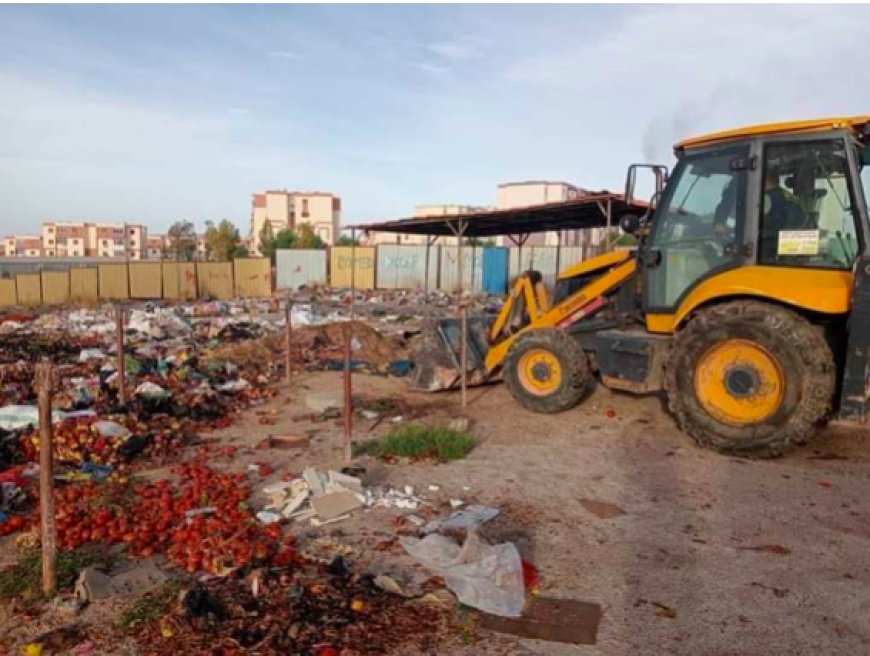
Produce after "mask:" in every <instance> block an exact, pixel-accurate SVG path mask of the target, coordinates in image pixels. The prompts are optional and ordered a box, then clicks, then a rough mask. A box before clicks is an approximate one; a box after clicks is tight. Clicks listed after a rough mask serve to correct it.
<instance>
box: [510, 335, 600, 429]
mask: <svg viewBox="0 0 870 656" xmlns="http://www.w3.org/2000/svg"><path fill="white" fill-rule="evenodd" d="M591 379H592V374H591V372H590V369H589V359H588V358H587V357H586V353H585V352H584V351H583V349H582V348H581V346H580V344H579V343H578V342H577V340H575V339H574V338H573V337H571V336H570V335H569V334H567V333H566V332H564V331H562V330H558V329H556V328H543V329H540V330H530V331H528V332H526V333H525V334H523V335H521V336H520V337H519V338H518V339H517V341H516V343H515V344H514V345H513V346H512V347H511V348H510V350H509V351H508V355H507V358H505V365H504V381H505V385H506V386H507V388H508V391H509V392H510V393H511V395H512V396H513V397H514V398H515V399H516V400H517V401H518V402H519V403H520V404H521V405H522V406H523V407H524V408H526V409H528V410H531V411H532V412H539V413H546V414H553V413H556V412H562V411H564V410H568V409H570V408H573V407H574V406H575V405H577V404H578V403H579V402H580V399H582V398H583V396H584V394H585V393H586V391H587V390H588V389H589V386H590V384H591Z"/></svg>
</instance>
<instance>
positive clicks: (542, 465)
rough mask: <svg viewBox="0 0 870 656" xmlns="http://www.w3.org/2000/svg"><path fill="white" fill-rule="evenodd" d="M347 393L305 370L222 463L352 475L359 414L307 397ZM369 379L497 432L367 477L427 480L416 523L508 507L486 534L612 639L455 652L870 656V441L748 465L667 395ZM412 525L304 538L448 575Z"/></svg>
mask: <svg viewBox="0 0 870 656" xmlns="http://www.w3.org/2000/svg"><path fill="white" fill-rule="evenodd" d="M341 381H342V376H341V374H340V373H316V374H304V375H298V376H296V377H294V380H293V381H292V383H291V384H290V385H289V386H288V387H287V388H286V391H282V393H280V394H279V396H278V397H277V399H276V400H275V401H273V402H271V403H269V404H267V405H264V406H262V407H260V408H254V409H252V410H250V411H248V412H246V413H245V414H244V415H243V416H242V417H241V418H240V420H239V421H238V422H236V423H235V424H234V425H233V426H232V427H230V428H228V429H226V430H224V431H222V432H220V433H215V434H213V435H212V436H210V437H213V438H218V441H219V442H220V443H221V444H236V445H238V446H239V447H242V448H240V450H239V452H238V453H237V455H236V456H235V457H234V458H233V459H232V460H231V461H229V460H227V459H223V460H221V459H219V458H217V459H216V461H215V465H216V466H221V465H222V464H224V465H226V466H232V467H233V468H236V467H239V466H240V465H241V466H247V465H254V464H257V463H268V464H269V465H270V466H271V467H272V468H274V470H275V471H274V473H273V474H271V475H269V476H268V477H265V478H263V480H262V483H266V482H268V481H271V480H277V479H280V478H284V477H285V476H286V475H288V474H299V473H301V471H302V470H303V469H304V468H305V467H306V466H314V467H318V468H327V467H330V466H333V467H334V466H336V465H338V464H339V460H338V459H337V456H338V453H337V452H336V450H335V449H334V447H335V446H336V445H337V444H338V445H340V441H341V435H342V429H341V421H340V420H330V421H326V422H316V421H311V414H312V413H311V411H310V410H309V409H308V408H306V405H305V401H306V398H307V397H309V395H312V394H314V395H321V397H322V395H323V394H329V393H332V394H334V395H336V397H337V398H340V391H341V389H342V382H341ZM353 385H354V393H355V395H359V396H361V397H362V398H363V399H375V398H392V399H396V400H398V401H400V402H402V403H403V404H405V406H406V407H405V408H404V409H403V410H404V411H403V413H402V415H403V420H404V421H407V420H409V417H411V416H418V417H419V420H420V421H424V422H427V423H428V422H447V421H449V420H450V419H453V418H455V417H457V416H465V417H467V418H469V420H470V423H471V431H472V432H473V433H474V434H475V435H476V436H478V437H479V439H480V444H479V446H478V447H477V448H476V449H475V450H474V451H472V452H471V454H470V455H469V456H468V457H467V458H465V459H463V460H460V461H456V462H453V463H449V464H436V463H431V462H418V463H408V462H399V463H396V464H387V463H385V462H383V461H380V460H376V459H373V458H370V457H364V458H360V459H358V460H357V461H356V462H355V463H354V464H355V465H360V466H363V467H365V468H366V470H367V473H366V476H365V480H366V483H367V484H370V485H392V486H396V487H399V488H401V487H403V486H405V485H413V486H414V487H415V490H417V491H418V492H420V493H421V494H422V495H424V496H426V497H427V499H429V500H430V502H431V505H429V506H425V507H423V508H421V509H420V511H419V512H418V514H420V515H422V516H424V517H435V516H438V515H440V514H444V513H446V512H448V511H449V504H448V501H449V499H451V498H460V499H463V500H465V501H466V502H479V503H485V504H489V505H493V506H497V507H499V508H500V509H501V510H502V515H501V516H500V517H498V518H497V519H495V520H493V521H492V522H491V523H489V524H487V525H486V526H485V529H484V531H483V535H484V537H485V539H487V540H489V541H491V542H498V541H504V540H510V541H513V542H514V543H515V544H516V545H517V547H518V548H519V550H520V552H521V554H522V555H523V557H524V558H526V559H528V560H530V561H531V562H533V563H534V564H535V565H536V566H537V567H538V568H539V570H540V574H541V580H542V586H541V593H542V594H544V595H547V596H553V597H563V598H572V599H579V600H584V601H589V602H594V603H598V604H600V605H601V606H602V608H603V620H602V623H601V627H600V630H599V635H598V644H597V645H595V646H571V645H563V644H556V643H547V642H542V641H535V640H522V639H518V638H514V637H509V636H503V635H497V634H493V633H488V632H485V631H482V630H480V629H478V628H475V627H473V626H471V627H469V629H468V631H467V632H466V635H465V638H466V639H465V641H464V642H465V643H466V644H463V641H462V640H458V639H457V640H456V641H455V643H451V645H452V646H448V647H445V648H443V649H440V650H439V651H438V653H439V654H445V655H446V654H455V655H457V656H458V655H463V656H465V655H469V656H470V655H472V654H545V655H553V656H556V655H561V654H588V655H593V654H595V655H599V654H602V655H603V654H608V655H623V654H624V655H635V654H656V655H658V654H685V655H692V656H695V655H699V654H704V655H711V656H712V655H716V656H725V655H735V656H737V655H740V656H755V655H757V656H775V655H783V656H785V655H789V656H794V655H803V654H806V655H817V654H826V655H827V654H843V655H854V654H870V622H868V621H867V617H868V611H870V559H868V558H867V553H868V549H870V494H868V492H870V466H868V464H870V443H868V433H867V432H865V431H863V430H852V429H849V430H846V429H841V428H836V427H833V428H828V429H826V430H825V431H824V432H823V433H822V434H821V435H820V436H819V437H818V438H817V439H816V440H815V441H814V442H813V443H812V444H811V445H809V446H807V447H804V448H803V449H800V450H797V451H795V452H794V453H792V454H789V455H788V456H786V457H784V458H781V459H778V460H773V461H750V460H744V459H740V458H734V457H728V456H722V455H719V454H716V453H713V452H710V451H705V450H702V449H699V448H698V447H696V446H695V445H694V443H692V441H691V440H690V439H689V438H687V437H686V436H685V435H683V434H681V433H680V432H679V431H678V430H677V428H676V426H675V425H674V422H673V420H672V418H671V417H670V416H669V415H668V414H666V413H665V412H664V411H663V405H662V403H661V401H660V399H659V398H658V397H655V396H650V397H644V398H635V397H632V396H628V395H623V394H619V393H614V392H611V391H609V390H606V389H604V388H602V387H599V388H598V389H597V390H596V391H595V392H594V393H593V394H592V396H591V397H590V398H588V399H587V400H586V401H584V402H583V404H581V406H579V407H577V408H575V409H574V410H572V411H569V412H566V413H563V414H559V415H536V414H532V413H530V412H527V411H525V410H523V409H522V408H520V407H519V406H518V405H517V404H516V403H514V402H513V400H512V399H511V398H510V396H509V395H508V393H507V391H506V390H505V389H504V386H502V385H492V386H488V387H483V388H475V389H472V390H469V394H468V399H469V402H468V407H467V408H466V409H464V410H463V408H462V407H461V404H460V396H459V394H458V393H442V394H437V395H424V394H419V393H412V392H409V391H407V386H406V383H405V381H403V380H401V379H392V378H381V377H376V376H368V375H354V377H353ZM394 414H395V413H390V414H389V416H388V417H386V418H385V419H384V420H383V421H381V423H380V424H379V425H378V426H377V427H375V428H374V429H372V425H373V423H374V422H373V420H369V419H363V418H361V417H360V416H356V417H355V426H354V434H355V438H356V439H358V440H365V439H369V438H370V437H373V436H376V435H379V434H381V433H383V432H384V431H386V430H388V429H389V427H390V418H391V417H392V416H393V415H394ZM263 422H274V423H270V424H268V425H264V423H263ZM306 434H308V435H311V437H312V439H311V444H310V446H309V447H308V448H303V449H287V450H283V449H268V450H258V449H254V448H253V447H254V446H255V445H256V444H258V443H259V442H260V441H261V440H262V439H263V438H265V437H267V436H268V435H276V436H280V435H306ZM155 475H160V472H155ZM429 485H437V486H439V489H438V490H437V491H429V490H428V486H429ZM260 487H262V485H256V486H255V489H259V488H260ZM254 501H255V503H262V502H263V501H264V500H263V499H262V497H256V498H255V499H254ZM399 514H400V511H398V510H395V509H383V508H376V509H373V510H369V511H363V512H358V513H356V514H355V515H354V516H353V517H352V518H351V519H349V520H346V521H343V522H340V523H337V524H333V525H330V526H326V527H321V528H318V529H314V528H311V527H309V526H308V525H307V524H304V525H301V524H295V525H293V526H292V527H291V530H292V531H293V532H295V533H297V534H298V536H299V539H300V544H301V545H303V546H304V545H306V544H307V545H308V548H309V549H311V550H312V551H313V552H315V553H316V552H318V550H320V552H322V554H323V556H324V557H327V558H328V557H329V556H330V555H332V554H334V553H336V549H337V548H338V547H336V545H339V544H340V545H345V547H346V548H347V549H349V550H350V551H349V553H350V555H349V559H350V560H351V561H352V562H353V563H354V566H355V567H357V568H360V569H366V570H369V571H374V572H376V573H380V572H385V573H389V574H391V575H393V576H394V577H396V578H398V579H400V580H402V581H403V582H405V583H406V584H407V585H408V586H409V587H410V588H412V589H414V588H415V587H417V586H419V585H420V584H421V583H422V582H423V581H424V580H425V579H426V578H428V577H429V576H430V574H429V573H427V572H425V571H424V570H422V569H421V568H420V567H418V566H416V565H414V564H413V563H412V561H411V560H410V558H409V557H408V556H407V555H405V554H404V552H403V550H402V549H401V547H400V546H398V545H397V544H396V543H395V540H394V538H395V537H396V536H397V535H398V534H400V533H403V532H410V528H411V527H409V526H408V525H407V524H405V523H402V522H401V520H399V519H397V518H398V516H399ZM324 538H328V539H326V540H324ZM318 539H319V541H317V540H318ZM104 610H105V609H100V608H94V609H86V610H85V611H84V613H83V614H82V616H80V618H79V621H82V622H84V623H88V622H89V621H90V620H89V617H90V614H91V613H94V614H95V618H96V617H99V618H100V621H107V620H106V619H105V617H104V615H103V614H102V613H104ZM119 649H121V646H120V645H119ZM123 649H124V650H126V649H127V645H124V647H123ZM119 653H120V652H119Z"/></svg>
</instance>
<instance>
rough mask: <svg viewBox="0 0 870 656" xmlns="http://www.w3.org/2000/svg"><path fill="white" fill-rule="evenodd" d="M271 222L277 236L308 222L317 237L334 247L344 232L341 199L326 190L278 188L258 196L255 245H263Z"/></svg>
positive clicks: (253, 205) (254, 201)
mask: <svg viewBox="0 0 870 656" xmlns="http://www.w3.org/2000/svg"><path fill="white" fill-rule="evenodd" d="M267 221H268V222H269V223H270V224H271V226H272V232H273V233H278V232H280V231H281V230H284V229H285V228H293V229H295V228H296V227H297V226H298V225H300V224H302V223H308V224H310V225H311V227H312V228H313V229H314V232H315V234H317V235H318V236H319V237H320V238H321V239H323V241H325V242H326V243H327V244H329V245H333V244H335V240H336V239H337V238H338V236H339V231H340V229H341V198H339V197H338V196H336V195H335V194H332V193H329V192H325V191H288V190H286V189H278V190H270V191H264V192H259V193H255V194H253V195H252V200H251V230H250V234H249V239H250V241H251V243H254V244H259V240H260V232H261V231H262V230H263V225H265V223H266V222H267Z"/></svg>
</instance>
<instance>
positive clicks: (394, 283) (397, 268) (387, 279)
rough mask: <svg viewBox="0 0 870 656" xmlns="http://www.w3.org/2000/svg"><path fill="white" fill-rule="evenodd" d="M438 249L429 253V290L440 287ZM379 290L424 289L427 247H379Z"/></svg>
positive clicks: (391, 245) (390, 245)
mask: <svg viewBox="0 0 870 656" xmlns="http://www.w3.org/2000/svg"><path fill="white" fill-rule="evenodd" d="M439 253H440V251H439V250H438V249H437V248H432V249H430V252H429V289H436V288H437V287H438V268H439V264H438V256H439ZM377 283H378V289H422V288H423V287H425V286H426V247H425V246H400V245H398V244H389V245H384V246H378V266H377Z"/></svg>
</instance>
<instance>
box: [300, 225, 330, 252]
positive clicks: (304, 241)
mask: <svg viewBox="0 0 870 656" xmlns="http://www.w3.org/2000/svg"><path fill="white" fill-rule="evenodd" d="M293 248H326V242H324V241H323V240H322V239H321V238H320V237H319V236H318V235H317V233H316V232H314V228H312V227H311V224H310V223H300V224H299V225H298V226H297V227H296V240H295V241H294V242H293Z"/></svg>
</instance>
